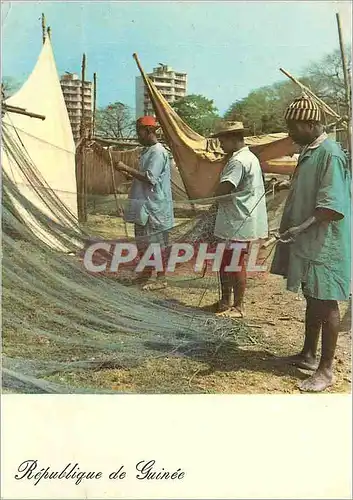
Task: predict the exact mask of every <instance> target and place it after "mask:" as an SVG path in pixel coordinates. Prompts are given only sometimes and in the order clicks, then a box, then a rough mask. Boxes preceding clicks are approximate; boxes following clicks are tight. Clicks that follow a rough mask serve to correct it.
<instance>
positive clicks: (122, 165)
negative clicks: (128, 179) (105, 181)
mask: <svg viewBox="0 0 353 500" xmlns="http://www.w3.org/2000/svg"><path fill="white" fill-rule="evenodd" d="M114 167H115V168H116V169H117V170H120V171H121V172H127V169H126V165H125V163H123V162H122V161H119V162H118V163H115V164H114Z"/></svg>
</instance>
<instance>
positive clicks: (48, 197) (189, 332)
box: [2, 131, 249, 393]
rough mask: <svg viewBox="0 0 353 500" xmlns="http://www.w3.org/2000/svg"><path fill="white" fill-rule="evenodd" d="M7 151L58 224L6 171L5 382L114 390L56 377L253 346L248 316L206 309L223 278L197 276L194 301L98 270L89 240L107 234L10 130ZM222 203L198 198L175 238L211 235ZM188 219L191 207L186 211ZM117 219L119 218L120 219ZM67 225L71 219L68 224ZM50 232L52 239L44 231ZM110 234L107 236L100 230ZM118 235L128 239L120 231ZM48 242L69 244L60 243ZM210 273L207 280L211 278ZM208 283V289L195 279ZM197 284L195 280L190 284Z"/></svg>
mask: <svg viewBox="0 0 353 500" xmlns="http://www.w3.org/2000/svg"><path fill="white" fill-rule="evenodd" d="M3 148H4V149H5V151H6V153H7V155H8V156H9V157H11V160H12V161H13V163H14V165H15V164H16V168H18V169H20V170H21V172H22V173H23V175H24V177H25V179H26V181H27V185H29V186H30V187H31V189H32V190H33V192H34V193H36V195H37V196H38V197H40V198H41V200H42V201H43V202H44V203H45V206H46V207H47V208H48V210H50V212H51V213H55V215H56V220H53V219H52V218H50V217H48V215H46V213H45V212H44V211H42V210H39V209H38V208H37V207H36V206H35V204H34V203H32V202H31V201H29V199H28V197H26V196H24V195H23V193H22V192H21V189H19V186H18V185H17V184H15V183H13V181H12V180H11V178H10V177H9V176H8V175H7V174H6V173H5V172H3V207H2V208H3V210H2V224H3V238H2V239H3V269H2V274H3V299H2V305H3V387H4V389H5V390H8V391H10V392H26V393H65V392H68V393H71V392H102V391H103V392H111V391H110V389H109V388H106V389H104V388H103V389H101V390H99V391H98V390H97V389H94V388H91V387H85V388H82V389H78V388H74V387H71V386H70V385H67V384H65V382H63V383H60V384H58V383H56V382H55V383H54V382H53V381H51V380H50V377H51V376H52V375H54V374H56V375H59V377H58V380H60V375H62V376H63V377H62V380H63V381H64V380H65V377H64V375H65V373H73V372H75V371H81V370H102V369H110V368H112V369H118V368H129V367H133V366H136V365H139V364H141V363H143V362H145V361H146V360H148V359H150V358H155V357H170V356H195V357H197V354H198V353H199V352H201V351H202V350H204V349H208V348H209V346H213V345H214V346H219V345H220V343H222V342H223V341H224V339H227V341H228V340H229V339H231V342H233V343H234V344H235V345H244V344H246V343H248V342H249V340H248V337H249V327H247V326H246V325H245V324H244V323H243V322H240V321H234V320H233V321H232V320H229V319H226V318H217V317H216V316H214V315H212V314H208V313H206V312H203V311H202V310H201V309H200V307H199V306H200V305H201V303H202V300H203V299H204V297H205V294H207V293H208V292H209V290H210V288H212V287H213V289H214V290H216V291H217V290H218V282H217V279H215V276H214V274H213V275H212V276H209V277H207V276H201V275H200V276H198V277H196V278H195V276H194V277H190V276H189V281H188V280H187V279H186V278H185V276H184V277H183V278H180V281H183V280H184V281H186V282H187V285H186V286H184V288H183V289H182V290H183V292H182V293H183V294H184V295H186V294H188V293H194V295H195V296H194V298H195V300H194V304H193V306H190V305H186V304H185V303H184V304H183V303H182V302H181V301H176V300H171V299H170V298H168V299H166V298H163V297H160V296H158V295H155V294H153V293H145V292H142V291H140V290H139V289H138V288H137V287H132V286H126V285H125V284H124V282H121V281H120V280H119V278H118V277H116V276H115V277H114V276H105V275H104V274H103V275H102V274H100V275H92V274H90V273H88V272H86V271H85V269H84V267H83V266H82V258H80V256H82V250H83V248H84V246H85V244H86V242H87V240H92V238H94V237H96V238H97V237H99V234H98V236H97V234H95V231H94V228H93V229H92V226H89V227H88V229H87V226H86V227H84V226H82V225H79V224H78V222H77V220H76V218H75V217H74V216H73V215H72V214H70V212H69V210H68V209H67V208H66V207H65V205H64V204H63V203H62V202H61V200H60V198H59V196H58V195H57V193H55V192H54V191H53V190H52V189H50V186H48V185H47V184H46V183H45V181H44V179H43V178H41V176H40V173H39V172H38V170H37V169H36V167H35V165H34V164H33V162H32V161H31V159H30V157H29V156H28V155H27V154H26V153H25V151H23V150H22V149H21V147H19V145H18V144H16V142H15V141H13V140H12V139H11V137H10V136H8V135H7V134H6V131H5V132H3ZM213 202H214V200H208V201H207V200H206V201H205V200H203V201H202V202H199V206H198V205H196V203H195V202H190V204H189V205H188V206H187V207H186V211H187V212H188V217H186V218H185V220H183V218H182V217H180V218H179V219H178V221H179V223H178V225H176V227H175V228H174V229H173V230H172V231H171V233H170V242H171V243H172V242H174V241H179V240H181V239H182V240H183V241H190V242H194V241H197V240H198V239H200V240H203V241H205V240H206V239H207V238H208V237H211V234H212V228H213V224H214V213H215V212H214V209H213V208H212V207H213ZM178 210H179V215H180V216H181V215H182V212H183V210H185V202H183V206H182V207H181V206H180V207H178V208H177V210H176V212H178ZM116 220H118V219H117V218H116ZM58 221H65V224H64V223H61V222H58ZM44 233H45V234H46V238H43V234H44ZM100 236H101V235H100ZM117 236H118V235H117ZM46 240H48V241H49V240H53V241H55V242H57V243H59V244H60V245H61V246H62V247H63V248H65V249H66V251H65V252H64V251H60V250H58V249H54V248H52V247H51V245H50V244H48V243H47V241H46ZM202 278H203V279H202ZM196 279H197V280H198V285H197V286H195V284H192V283H191V282H192V281H193V280H194V281H195V280H196ZM190 283H191V284H190Z"/></svg>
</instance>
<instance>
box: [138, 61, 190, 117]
mask: <svg viewBox="0 0 353 500" xmlns="http://www.w3.org/2000/svg"><path fill="white" fill-rule="evenodd" d="M147 76H148V77H149V78H150V80H151V81H152V82H153V83H154V84H155V86H156V87H157V89H158V90H159V91H160V92H161V94H162V95H163V96H164V97H165V99H166V100H167V101H168V102H169V103H170V104H172V103H173V102H175V101H176V100H178V99H180V98H181V97H185V95H186V88H187V74H186V73H179V72H176V71H174V70H173V69H172V68H171V67H170V66H167V65H165V64H160V65H159V66H158V67H157V68H153V72H152V73H149V74H148V75H147ZM154 114H155V113H154V111H153V107H152V103H151V101H150V98H149V96H148V93H147V90H146V88H145V85H144V83H143V79H142V76H137V77H136V118H139V117H140V116H143V115H154Z"/></svg>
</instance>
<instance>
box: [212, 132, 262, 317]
mask: <svg viewBox="0 0 353 500" xmlns="http://www.w3.org/2000/svg"><path fill="white" fill-rule="evenodd" d="M244 132H245V129H244V126H243V123H241V122H228V123H227V124H225V125H224V126H223V127H222V128H221V129H220V130H219V131H218V132H217V133H215V134H213V136H212V137H218V138H219V141H220V144H221V147H222V149H223V151H224V152H225V153H226V154H228V155H229V159H228V162H227V163H226V165H225V167H224V169H223V171H222V173H221V176H220V182H219V185H218V187H217V189H216V192H215V196H216V197H221V198H219V199H218V200H217V213H216V220H215V227H214V235H215V236H216V238H217V239H218V240H219V241H222V242H225V243H226V247H225V250H224V253H223V258H222V263H221V268H220V280H221V300H220V301H218V302H216V303H215V304H213V305H212V306H211V307H209V308H210V309H211V310H213V311H214V312H215V313H216V314H217V315H221V316H229V317H233V318H242V317H244V294H245V289H246V264H245V260H246V254H247V253H248V251H249V248H250V242H251V241H258V240H261V239H263V238H264V239H265V238H267V236H268V224H267V211H266V199H265V187H264V182H263V176H262V170H261V167H260V163H259V161H258V159H257V158H256V156H255V155H254V154H253V153H252V152H251V151H250V150H249V148H248V147H247V146H245V142H244ZM234 243H238V244H242V245H243V250H242V252H241V254H240V259H239V261H238V262H236V263H235V266H238V267H239V268H240V270H235V271H231V270H226V269H225V268H226V267H227V266H229V264H230V263H231V260H232V255H233V248H234V246H233V247H232V244H234ZM232 295H233V297H232Z"/></svg>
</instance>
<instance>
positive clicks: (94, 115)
mask: <svg viewBox="0 0 353 500" xmlns="http://www.w3.org/2000/svg"><path fill="white" fill-rule="evenodd" d="M96 110H97V73H93V123H92V135H93V136H94V135H95V131H96Z"/></svg>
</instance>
